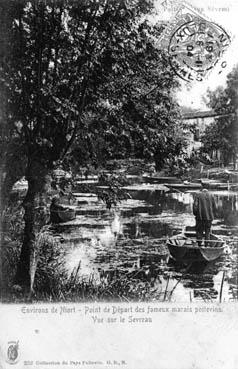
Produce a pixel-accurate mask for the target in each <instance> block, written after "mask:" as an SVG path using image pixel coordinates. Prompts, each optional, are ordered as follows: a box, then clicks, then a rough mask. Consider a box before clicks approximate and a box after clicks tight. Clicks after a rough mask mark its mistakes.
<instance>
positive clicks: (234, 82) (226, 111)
mask: <svg viewBox="0 0 238 369" xmlns="http://www.w3.org/2000/svg"><path fill="white" fill-rule="evenodd" d="M208 105H209V107H210V108H212V109H214V110H215V112H217V114H218V115H220V116H219V117H218V118H216V119H215V122H214V123H213V124H212V125H210V126H209V127H207V129H206V131H205V134H204V136H203V138H202V142H203V150H204V151H205V152H208V153H212V152H213V151H214V150H219V151H220V152H221V154H222V161H223V163H224V164H225V165H227V164H229V162H230V161H233V163H234V164H235V162H236V156H237V153H238V145H237V142H238V65H237V66H236V67H234V69H233V70H232V71H231V73H229V74H228V76H227V84H226V87H225V88H223V87H218V88H217V89H216V90H215V91H208Z"/></svg>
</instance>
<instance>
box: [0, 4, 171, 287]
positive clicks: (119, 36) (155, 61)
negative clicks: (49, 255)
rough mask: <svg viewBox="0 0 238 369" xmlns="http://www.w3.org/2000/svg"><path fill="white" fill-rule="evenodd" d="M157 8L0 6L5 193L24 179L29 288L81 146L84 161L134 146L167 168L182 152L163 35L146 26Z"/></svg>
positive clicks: (22, 276) (24, 260) (21, 271)
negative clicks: (71, 158) (52, 192)
mask: <svg viewBox="0 0 238 369" xmlns="http://www.w3.org/2000/svg"><path fill="white" fill-rule="evenodd" d="M152 9H153V4H152V2H151V1H150V0H143V1H142V0H133V1H127V0H114V1H109V0H105V1H100V0H84V1H66V0H65V1H48V2H46V1H43V0H42V1H41V0H35V1H33V0H32V1H26V0H25V1H23V0H22V1H9V2H1V4H0V12H1V19H2V22H1V32H0V33H1V37H2V39H1V42H2V45H3V50H4V52H3V53H2V54H1V55H0V81H1V91H2V95H3V97H4V99H3V101H2V104H3V116H2V117H1V124H2V130H1V139H2V141H3V144H4V148H3V151H2V156H3V159H4V161H5V163H6V164H7V166H5V170H4V173H5V174H4V178H3V179H2V182H3V183H2V188H3V192H2V193H6V195H7V191H8V190H9V188H10V187H11V185H12V184H13V183H14V182H15V181H16V179H18V178H20V177H21V176H22V175H25V178H26V180H27V181H28V191H27V194H26V197H25V199H24V201H23V207H24V211H25V214H24V220H25V230H24V239H23V245H22V249H21V256H20V261H19V265H18V271H17V276H16V280H17V282H18V283H21V284H25V285H26V286H27V288H29V286H30V285H32V279H33V278H34V276H32V275H31V274H30V272H31V270H32V269H34V268H32V265H33V264H34V262H35V257H36V256H35V255H36V252H37V250H35V244H36V243H35V238H36V234H37V232H38V231H39V229H40V228H41V227H42V225H43V224H44V223H45V220H46V212H45V209H46V206H45V205H46V192H47V188H49V182H50V174H51V171H52V169H53V168H55V167H56V166H57V165H58V164H59V163H62V162H63V161H64V160H65V159H66V157H67V155H68V154H69V152H70V149H71V148H72V145H73V143H74V142H75V141H76V142H77V149H75V150H76V151H77V150H78V154H79V155H78V156H79V160H80V161H81V162H82V161H83V160H90V161H92V160H95V158H97V157H98V154H100V152H103V155H104V157H109V158H110V157H112V156H115V155H116V154H115V153H116V152H121V155H122V156H123V155H127V149H128V152H133V153H135V155H136V156H148V157H150V156H151V155H154V157H155V159H156V161H157V162H158V163H159V165H162V162H163V158H164V157H166V155H168V153H166V150H167V149H166V147H167V146H168V143H170V146H169V147H170V149H171V148H172V147H174V149H175V151H176V150H177V149H178V148H177V146H176V145H177V144H176V142H175V140H174V135H173V132H174V128H173V123H174V122H175V121H176V113H175V105H174V104H173V102H172V101H171V97H170V92H171V90H172V89H173V88H174V87H175V85H176V83H175V81H174V79H173V78H172V75H171V70H170V69H169V67H168V66H167V60H166V59H165V58H164V56H163V55H162V53H160V52H159V51H158V50H157V49H155V48H154V46H153V43H152V41H151V39H150V35H152V34H153V32H156V29H153V28H152V27H151V26H149V24H148V23H147V22H146V21H143V20H142V19H143V16H144V15H145V14H147V13H149V12H151V11H152ZM2 35H4V36H2ZM142 91H143V93H142ZM102 96H103V99H102ZM107 100H108V101H109V102H108V103H107ZM87 156H88V159H87ZM82 158H83V159H82ZM10 167H11V170H9V168H10ZM16 169H17V170H16Z"/></svg>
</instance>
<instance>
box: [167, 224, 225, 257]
mask: <svg viewBox="0 0 238 369" xmlns="http://www.w3.org/2000/svg"><path fill="white" fill-rule="evenodd" d="M166 245H167V247H168V249H169V252H170V255H171V256H172V258H174V259H176V260H182V259H189V260H197V261H199V260H205V261H213V260H216V259H218V258H219V257H220V256H221V255H222V254H223V253H224V251H225V242H224V241H223V240H221V239H220V238H218V237H217V236H216V235H214V234H212V233H211V235H210V240H209V241H207V242H206V245H205V243H204V241H202V245H201V246H199V245H198V243H197V239H196V232H195V229H194V227H186V228H185V230H184V231H183V232H182V233H180V234H178V235H176V236H172V237H171V238H169V239H168V241H167V243H166Z"/></svg>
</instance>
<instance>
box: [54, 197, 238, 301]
mask: <svg viewBox="0 0 238 369" xmlns="http://www.w3.org/2000/svg"><path fill="white" fill-rule="evenodd" d="M213 194H214V196H215V199H216V203H217V206H218V216H219V218H218V219H216V220H215V221H214V224H213V227H212V230H213V232H214V233H215V234H217V235H219V237H221V238H223V239H224V240H225V241H226V245H227V247H226V252H225V254H224V255H223V256H222V257H221V258H219V259H218V260H217V261H215V262H211V263H195V262H194V263H192V264H191V263H190V264H185V263H183V264H181V263H180V264H178V263H176V262H174V261H173V260H171V258H170V257H169V253H168V250H167V248H166V247H165V239H166V237H168V236H171V235H172V234H174V233H179V232H180V231H181V230H182V229H183V227H184V226H186V225H194V223H195V222H194V217H193V215H192V203H193V197H194V193H191V192H190V193H180V192H176V193H161V194H158V193H157V192H156V194H155V193H153V192H151V193H150V192H148V193H147V194H146V196H145V194H144V192H143V196H142V192H140V191H138V193H136V194H135V195H133V197H134V199H130V200H126V201H123V202H122V203H120V204H119V206H118V207H117V209H114V210H113V211H109V210H106V209H105V205H103V204H102V203H100V202H98V201H97V198H96V197H95V196H85V195H83V194H78V197H77V200H78V207H77V219H76V220H75V221H72V222H70V223H68V224H65V225H62V226H61V228H60V232H61V233H62V234H63V237H64V238H65V240H66V241H65V244H64V245H65V247H66V248H67V257H66V264H67V268H68V270H69V272H71V271H72V270H73V269H74V268H77V266H78V265H79V263H80V269H79V273H80V275H81V276H84V277H89V276H90V275H93V276H94V278H95V279H96V280H97V281H98V283H99V282H100V281H102V279H103V278H109V277H110V275H114V276H115V273H124V274H126V275H128V276H129V275H132V273H136V277H137V279H139V280H141V281H144V282H145V281H146V282H148V285H149V287H150V289H151V290H152V292H153V294H152V295H153V296H154V297H153V299H154V300H156V299H157V298H160V300H161V296H162V299H163V296H164V300H170V301H177V302H189V301H231V300H234V299H237V298H238V251H237V245H238V194H237V193H234V192H228V191H224V192H220V191H219V192H213ZM155 239H160V240H159V241H156V242H153V240H155ZM222 281H223V283H222ZM221 286H222V288H221ZM158 296H159V297H158Z"/></svg>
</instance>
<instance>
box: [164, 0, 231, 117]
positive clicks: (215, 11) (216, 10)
mask: <svg viewBox="0 0 238 369" xmlns="http://www.w3.org/2000/svg"><path fill="white" fill-rule="evenodd" d="M174 3H175V1H172V0H157V9H158V10H159V14H160V15H159V17H160V19H161V17H162V19H166V20H167V19H169V18H171V15H172V13H171V4H174ZM187 3H189V4H191V5H192V6H194V7H196V8H199V9H200V12H203V13H204V14H205V15H206V16H207V17H208V18H210V19H211V20H212V21H214V22H215V23H217V24H219V25H220V26H222V27H224V28H225V29H226V30H227V31H228V32H229V33H230V34H231V36H232V42H231V45H230V46H229V48H228V50H227V51H226V53H225V55H224V57H223V60H225V61H226V62H227V67H226V68H225V69H224V70H223V71H222V73H220V74H219V71H220V69H219V70H216V68H214V69H213V71H212V72H211V73H210V75H209V76H208V77H207V78H206V80H205V81H203V82H194V83H193V84H192V85H191V84H190V83H186V82H183V81H182V80H181V81H182V86H181V87H182V88H181V91H178V92H177V94H176V96H177V100H178V102H179V104H180V105H182V106H187V107H190V108H194V109H204V110H205V109H207V107H206V104H205V103H204V101H203V96H205V95H206V91H207V89H208V88H210V89H211V90H215V89H216V88H217V87H218V86H224V85H225V83H226V77H227V74H228V73H229V72H230V71H231V70H232V69H233V67H234V66H235V65H236V64H238V1H237V0H199V1H198V0H189V1H187ZM166 5H168V8H167V9H170V10H169V11H164V9H165V7H166ZM162 9H163V13H161V10H162ZM187 86H189V87H187Z"/></svg>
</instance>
